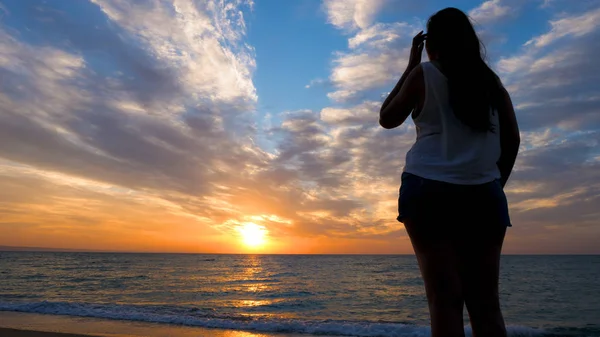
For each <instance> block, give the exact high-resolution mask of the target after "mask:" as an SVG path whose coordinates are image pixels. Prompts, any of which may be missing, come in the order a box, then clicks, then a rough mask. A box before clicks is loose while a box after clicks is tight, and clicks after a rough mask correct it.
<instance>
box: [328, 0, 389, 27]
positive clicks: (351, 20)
mask: <svg viewBox="0 0 600 337" xmlns="http://www.w3.org/2000/svg"><path fill="white" fill-rule="evenodd" d="M384 3H385V0H325V1H324V6H325V10H326V12H327V18H328V21H329V23H331V24H332V25H334V26H336V27H337V28H342V29H356V28H359V29H362V28H366V27H368V26H369V25H370V24H371V23H372V22H373V20H374V18H375V16H376V15H377V13H378V12H379V10H380V9H381V8H382V7H383V5H384Z"/></svg>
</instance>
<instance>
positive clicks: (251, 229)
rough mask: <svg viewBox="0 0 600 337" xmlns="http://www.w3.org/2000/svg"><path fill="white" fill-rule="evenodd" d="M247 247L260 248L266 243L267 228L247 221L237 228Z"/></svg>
mask: <svg viewBox="0 0 600 337" xmlns="http://www.w3.org/2000/svg"><path fill="white" fill-rule="evenodd" d="M237 230H238V232H239V233H240V235H241V237H242V241H243V242H244V244H245V245H246V246H247V247H250V248H260V247H262V246H264V244H265V243H266V236H267V230H266V229H265V228H264V227H263V226H259V225H257V224H255V223H253V222H246V223H244V224H242V225H240V227H238V228H237Z"/></svg>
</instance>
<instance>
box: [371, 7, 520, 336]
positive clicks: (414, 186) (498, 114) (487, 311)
mask: <svg viewBox="0 0 600 337" xmlns="http://www.w3.org/2000/svg"><path fill="white" fill-rule="evenodd" d="M424 45H425V47H426V49H427V55H428V56H429V60H430V62H423V63H421V54H422V51H423V46H424ZM411 113H412V118H413V121H414V123H415V125H416V130H417V140H416V142H415V144H414V145H413V146H412V148H411V149H410V151H409V152H408V153H407V155H406V165H405V167H404V172H403V173H402V178H401V180H402V184H401V187H400V197H399V199H398V212H399V216H398V221H400V222H403V223H404V225H405V227H406V230H407V232H408V235H409V237H410V240H411V242H412V245H413V248H414V251H415V254H416V256H417V260H418V262H419V267H420V270H421V274H422V276H423V280H424V282H425V290H426V293H427V300H428V303H429V312H430V316H431V330H432V336H433V337H438V336H444V337H454V336H464V323H463V306H464V305H466V307H467V310H468V312H469V318H470V322H471V327H472V329H473V335H474V336H476V337H495V336H506V328H505V325H504V319H503V317H502V313H501V310H500V302H499V296H498V277H499V270H500V253H501V249H502V243H503V241H504V235H505V233H506V228H507V226H511V224H510V219H509V215H508V205H507V200H506V196H505V194H504V191H503V188H504V185H505V184H506V182H507V180H508V177H509V176H510V173H511V171H512V168H513V165H514V163H515V159H516V157H517V152H518V148H519V143H520V138H519V128H518V125H517V121H516V117H515V112H514V110H513V105H512V102H511V100H510V97H509V95H508V92H507V91H506V89H505V88H504V87H503V85H502V83H501V82H500V79H499V78H498V76H496V74H495V73H494V72H493V71H492V70H491V69H490V68H489V67H488V66H487V64H486V63H485V61H484V57H483V56H482V52H481V43H480V41H479V39H478V37H477V34H476V33H475V30H474V29H473V26H472V24H471V22H470V20H469V18H468V17H467V15H465V13H463V12H462V11H460V10H458V9H456V8H446V9H443V10H441V11H439V12H437V13H436V14H434V15H433V16H432V17H431V18H430V19H429V21H428V23H427V34H423V32H420V33H419V34H417V35H416V36H415V37H414V39H413V44H412V50H411V55H410V60H409V65H408V68H407V69H406V71H405V72H404V74H403V75H402V77H401V78H400V81H399V82H398V84H397V85H396V87H395V88H394V89H393V90H392V92H391V93H390V95H389V96H388V97H387V99H386V100H385V102H384V103H383V106H382V107H381V111H380V122H379V123H380V124H381V126H382V127H384V128H386V129H392V128H395V127H397V126H399V125H401V124H402V123H403V122H404V121H405V120H406V118H408V116H409V115H410V114H411Z"/></svg>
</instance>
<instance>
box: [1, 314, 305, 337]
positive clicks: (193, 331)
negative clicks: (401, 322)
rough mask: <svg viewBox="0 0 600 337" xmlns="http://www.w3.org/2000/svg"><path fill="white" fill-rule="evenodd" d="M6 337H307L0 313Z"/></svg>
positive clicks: (86, 318) (84, 318)
mask: <svg viewBox="0 0 600 337" xmlns="http://www.w3.org/2000/svg"><path fill="white" fill-rule="evenodd" d="M0 336H2V337H174V336H177V337H199V336H214V337H307V336H311V335H307V334H293V333H275V332H273V333H263V332H253V331H247V330H227V329H212V328H202V327H189V326H183V325H170V324H161V323H146V322H136V321H125V320H110V319H102V318H89V317H76V316H62V315H50V314H33V313H21V312H12V311H0Z"/></svg>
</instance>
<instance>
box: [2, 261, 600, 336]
mask: <svg viewBox="0 0 600 337" xmlns="http://www.w3.org/2000/svg"><path fill="white" fill-rule="evenodd" d="M599 280H600V256H504V257H503V264H502V279H501V297H502V298H501V300H502V305H503V310H504V314H505V318H506V321H507V324H508V325H509V327H510V335H513V336H516V335H523V336H526V335H552V336H582V337H583V336H590V337H592V336H599V337H600V281H599ZM0 310H3V311H19V312H32V313H43V314H60V315H72V316H86V317H97V318H108V319H121V320H135V321H147V322H157V323H168V324H185V325H191V326H202V327H215V328H228V329H248V330H255V331H264V332H273V331H281V332H299V333H308V334H318V335H336V334H337V335H351V336H382V337H387V336H419V335H427V334H428V331H429V330H428V328H427V325H428V313H427V303H426V300H425V295H424V290H423V284H422V279H421V277H420V275H419V270H418V266H417V263H416V260H415V258H414V257H413V256H381V255H177V254H113V253H51V252H43V253H33V252H0ZM465 319H466V320H465V322H466V323H467V322H468V320H467V317H466V316H465Z"/></svg>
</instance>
